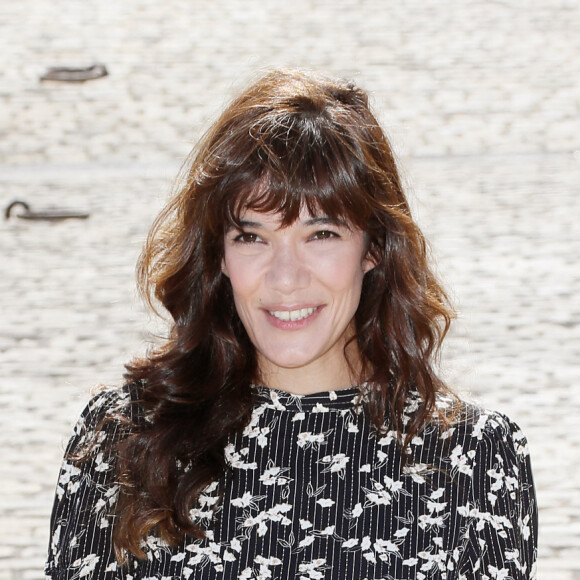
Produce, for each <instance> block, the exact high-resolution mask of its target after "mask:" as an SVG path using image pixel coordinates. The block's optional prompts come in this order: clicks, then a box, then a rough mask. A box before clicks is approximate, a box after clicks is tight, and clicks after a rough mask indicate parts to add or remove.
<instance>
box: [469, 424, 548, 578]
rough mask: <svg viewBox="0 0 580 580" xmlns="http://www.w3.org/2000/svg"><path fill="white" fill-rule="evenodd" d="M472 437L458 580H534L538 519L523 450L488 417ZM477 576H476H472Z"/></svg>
mask: <svg viewBox="0 0 580 580" xmlns="http://www.w3.org/2000/svg"><path fill="white" fill-rule="evenodd" d="M484 419H485V425H484V426H483V428H482V429H481V431H478V432H477V433H474V435H473V436H474V437H476V438H478V439H479V442H478V445H477V447H476V450H475V457H474V469H473V484H472V493H471V497H470V501H469V503H468V504H467V505H466V506H464V507H463V508H461V509H462V510H463V511H464V514H463V515H465V516H467V517H468V519H469V522H470V523H469V527H468V529H467V531H466V536H467V544H466V549H465V551H464V552H463V556H462V558H461V561H460V563H459V572H460V574H459V577H460V578H473V577H477V578H482V579H490V580H491V579H495V578H506V579H507V578H509V579H513V580H530V579H533V580H535V578H536V558H537V531H538V516H537V504H536V496H535V491H534V483H533V478H532V471H531V463H530V457H529V451H528V444H527V441H526V438H525V436H524V434H523V433H522V432H521V430H520V429H519V427H518V426H517V425H515V424H514V423H513V422H512V421H510V420H509V419H508V418H507V417H505V416H503V415H499V414H495V413H494V414H490V415H488V416H485V417H484ZM475 573H477V576H474V574H475Z"/></svg>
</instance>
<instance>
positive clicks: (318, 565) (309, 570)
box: [298, 558, 328, 580]
mask: <svg viewBox="0 0 580 580" xmlns="http://www.w3.org/2000/svg"><path fill="white" fill-rule="evenodd" d="M327 568H328V566H326V559H324V558H318V559H316V560H313V561H312V562H302V563H301V564H300V565H299V567H298V570H299V572H300V573H301V574H307V575H306V576H300V580H322V578H324V570H325V569H327Z"/></svg>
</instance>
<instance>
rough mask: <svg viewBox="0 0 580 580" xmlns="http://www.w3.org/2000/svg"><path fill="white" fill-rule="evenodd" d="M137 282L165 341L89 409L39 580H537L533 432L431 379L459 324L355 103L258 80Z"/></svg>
mask: <svg viewBox="0 0 580 580" xmlns="http://www.w3.org/2000/svg"><path fill="white" fill-rule="evenodd" d="M139 279H140V283H141V288H142V289H143V290H144V292H145V294H146V296H147V297H148V298H149V304H151V305H152V304H153V301H159V302H160V303H161V304H162V306H163V307H164V308H165V309H166V310H167V311H168V312H169V314H170V315H171V331H170V335H169V338H168V340H167V341H166V342H165V343H164V344H163V345H162V346H160V347H159V348H158V349H157V350H155V351H153V352H151V353H149V355H148V356H147V357H146V358H145V359H143V360H137V361H134V362H133V363H132V364H130V365H129V366H128V367H127V368H128V370H127V374H126V378H127V382H126V384H125V386H124V387H123V388H121V389H110V390H106V391H104V392H101V393H100V394H98V395H97V396H96V397H95V398H94V399H93V400H92V401H91V402H90V404H89V405H88V407H87V409H86V410H85V412H84V413H83V415H82V417H81V419H80V422H79V424H78V425H77V427H76V429H75V434H74V436H73V438H72V440H71V443H70V445H69V449H68V453H67V456H66V458H65V462H64V464H63V468H62V472H61V476H60V480H59V485H58V488H57V497H56V501H55V507H54V512H53V517H52V539H51V545H50V554H49V559H48V562H47V566H46V572H47V575H48V576H49V577H51V578H52V579H53V580H62V579H65V578H99V579H101V578H102V579H107V580H108V579H116V578H123V579H145V578H171V579H176V578H187V579H194V578H195V579H201V578H226V579H229V578H236V579H238V578H239V579H247V580H249V579H253V578H301V579H302V578H304V579H322V578H337V579H344V578H348V579H350V578H356V579H362V578H368V579H371V578H372V579H378V578H447V579H452V578H453V579H460V578H475V577H477V578H508V577H509V578H514V579H516V578H517V579H523V578H534V577H535V556H536V547H535V541H536V525H537V522H536V504H535V498H534V492H533V487H532V476H531V471H530V463H529V458H528V453H527V446H526V441H525V438H524V436H523V435H522V433H521V432H520V430H519V429H518V428H517V427H516V426H515V425H514V424H513V423H512V422H511V421H510V420H509V419H507V418H506V417H504V416H502V415H499V414H497V413H493V412H484V411H482V410H480V409H477V408H475V407H472V406H469V405H467V404H463V403H461V402H460V401H458V400H457V399H456V397H454V396H453V395H452V394H451V393H450V392H449V390H448V389H447V388H446V386H445V385H444V384H443V382H442V381H441V379H440V378H439V377H438V376H437V374H436V371H435V369H434V363H433V359H434V357H435V355H436V353H437V351H438V349H439V346H440V344H441V341H442V340H443V338H444V336H445V333H446V331H447V329H448V326H449V322H450V319H451V314H452V313H451V310H450V308H449V306H448V304H447V300H446V297H445V294H444V292H443V290H442V289H441V287H440V286H439V285H438V283H437V281H436V279H435V278H434V276H433V274H432V272H431V271H430V269H429V266H428V262H427V256H426V248H425V241H424V239H423V237H422V235H421V232H420V231H419V229H418V228H417V226H416V224H415V223H414V222H413V220H412V218H411V215H410V212H409V208H408V205H407V201H406V199H405V196H404V193H403V191H402V187H401V181H400V178H399V175H398V173H397V169H396V166H395V161H394V158H393V154H392V151H391V148H390V146H389V143H388V141H387V138H386V137H385V135H384V133H383V131H382V130H381V128H380V127H379V125H378V123H377V121H376V119H375V117H374V116H373V114H372V113H371V111H370V109H369V106H368V101H367V96H366V94H365V93H364V92H363V91H361V90H360V89H358V88H356V87H355V86H354V85H352V84H347V83H344V82H342V81H335V80H330V79H327V78H323V77H319V76H316V75H313V74H306V73H301V72H296V71H274V72H272V73H270V74H267V75H266V76H265V77H263V78H262V79H260V80H258V81H257V82H256V83H255V84H254V85H252V86H250V87H249V88H248V89H247V90H246V91H245V92H243V93H242V94H241V95H240V96H239V97H238V98H237V99H235V100H234V101H233V102H232V103H231V105H230V106H229V107H228V108H227V109H226V110H225V112H224V113H223V114H222V116H221V117H220V118H219V119H218V121H217V122H216V123H215V124H214V125H213V127H212V128H211V129H210V131H209V132H208V133H207V134H206V135H205V137H204V138H203V140H202V141H201V143H200V144H199V146H198V148H197V150H196V151H195V152H194V153H193V154H192V156H191V159H190V162H189V164H188V165H187V169H186V172H185V174H184V179H183V183H182V185H181V187H180V189H179V190H178V191H177V193H176V195H175V196H174V198H173V200H172V201H171V203H170V204H169V206H168V207H167V208H166V209H165V210H164V211H163V212H162V214H161V215H160V216H159V218H158V219H157V221H156V222H155V224H154V227H153V229H152V232H151V234H150V236H149V239H148V242H147V245H146V248H145V250H144V253H143V254H142V257H141V260H140V265H139Z"/></svg>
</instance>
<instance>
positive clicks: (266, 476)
mask: <svg viewBox="0 0 580 580" xmlns="http://www.w3.org/2000/svg"><path fill="white" fill-rule="evenodd" d="M289 469H290V468H289V467H284V468H281V467H278V466H277V465H274V464H273V463H272V461H269V462H268V467H267V468H266V470H265V471H264V472H263V473H262V475H260V481H261V482H262V483H263V484H264V485H285V484H287V483H288V482H289V481H290V480H289V479H288V478H287V477H284V474H285V473H287V472H288V471H289Z"/></svg>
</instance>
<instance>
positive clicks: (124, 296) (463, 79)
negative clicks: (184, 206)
mask: <svg viewBox="0 0 580 580" xmlns="http://www.w3.org/2000/svg"><path fill="white" fill-rule="evenodd" d="M95 61H100V62H103V63H105V64H106V66H107V67H108V68H109V71H110V76H108V77H107V78H104V79H99V80H95V81H91V82H87V83H85V84H79V85H71V84H62V83H61V84H59V83H55V82H45V83H40V82H39V80H38V79H39V76H40V75H41V74H42V73H43V72H44V71H45V69H46V68H47V67H49V66H55V65H88V64H91V63H92V62H95ZM281 65H284V66H301V67H309V68H313V69H317V70H323V71H327V72H329V73H332V74H338V75H342V76H348V77H351V78H353V79H354V80H356V81H357V82H358V83H359V84H360V85H361V86H363V87H365V88H367V89H368V90H369V91H370V93H371V95H372V98H373V101H374V104H375V108H376V110H377V112H378V114H379V116H380V118H381V119H382V121H383V123H384V125H385V127H386V128H387V130H388V132H389V133H390V135H391V136H392V140H393V142H394V145H395V147H396V150H397V151H398V153H399V156H400V160H401V167H402V170H403V172H404V175H405V180H406V182H407V183H408V191H409V196H410V198H411V201H412V204H413V207H414V208H415V214H416V216H417V219H418V220H419V221H420V223H421V224H422V226H423V228H424V230H425V232H426V234H427V235H428V237H429V238H430V240H431V242H432V247H433V253H434V258H435V260H436V262H437V265H438V269H439V271H440V272H441V275H442V277H443V278H444V279H445V281H446V282H447V286H448V288H449V289H450V290H451V293H452V295H453V297H454V300H455V303H456V305H457V307H458V311H459V315H460V316H459V319H458V321H457V323H456V325H455V330H454V332H453V334H452V336H451V337H450V339H449V341H448V347H447V349H446V353H445V359H444V360H445V363H444V370H445V373H446V376H447V377H448V379H449V381H450V382H451V383H452V384H453V385H455V386H456V387H457V388H458V389H459V390H460V391H461V392H462V393H464V394H465V395H466V396H469V397H471V398H473V399H476V400H478V401H479V402H480V403H481V404H483V405H485V406H488V407H491V408H494V409H498V410H501V411H503V412H506V413H508V414H509V415H510V416H511V417H512V418H513V419H514V420H516V421H517V422H518V423H519V424H520V425H521V426H522V428H523V429H524V430H525V432H526V433H527V435H528V437H529V441H530V447H531V452H532V458H533V464H534V468H535V476H536V482H537V489H538V500H539V505H540V517H541V528H540V564H539V572H540V577H541V578H546V579H550V580H571V579H578V578H580V475H579V473H578V464H579V460H580V451H579V444H580V434H579V429H578V424H579V418H580V417H579V415H580V414H579V410H580V397H578V395H577V394H576V390H577V387H578V384H579V383H580V368H579V363H578V355H579V351H580V329H579V321H580V299H579V278H580V274H579V271H580V269H579V267H578V264H577V262H578V253H579V251H580V228H579V227H578V221H579V218H580V211H579V210H580V201H579V198H578V193H579V191H578V189H579V186H578V183H579V182H580V138H579V136H578V135H579V133H580V124H579V122H578V114H579V111H580V86H579V79H580V76H579V73H580V3H578V2H577V1H572V0H570V1H557V0H529V1H525V2H517V1H516V0H507V1H503V2H502V1H489V2H484V1H481V0H479V1H478V0H473V1H469V0H465V1H460V0H457V1H451V0H447V1H446V0H440V1H438V0H425V1H419V0H397V1H394V0H393V1H390V0H380V1H379V0H374V1H371V0H368V1H365V0H358V1H355V0H351V1H340V0H339V1H337V0H332V1H330V0H324V1H317V2H315V1H314V0H312V1H308V0H293V1H292V2H289V3H282V2H273V1H264V0H244V2H236V1H235V0H211V1H210V0H205V1H201V0H200V1H195V0H170V1H167V2H161V0H115V1H114V2H105V1H104V0H102V1H100V2H97V1H96V0H51V1H50V2H47V1H42V0H18V2H8V1H5V2H2V3H1V4H0V203H1V204H2V205H1V209H3V208H4V207H5V206H6V205H7V204H8V203H9V201H11V200H12V199H15V198H21V199H25V200H27V201H28V202H29V203H30V204H32V205H33V207H34V208H38V209H42V208H46V207H49V206H64V207H68V208H73V209H75V208H78V209H88V210H89V211H90V212H91V217H90V218H89V220H87V221H76V222H75V221H68V222H62V223H58V224H49V223H42V222H25V221H24V220H18V219H12V220H9V221H4V222H0V248H1V254H0V369H1V370H0V412H1V431H0V453H1V460H2V469H1V475H0V486H1V493H0V580H16V579H19V580H20V579H27V580H36V579H39V578H42V577H43V576H42V573H41V569H42V562H43V559H44V554H45V551H46V545H47V543H48V517H49V513H50V507H51V503H52V494H53V491H54V486H55V483H56V477H57V472H58V468H59V464H60V460H61V457H62V451H63V445H64V442H65V441H66V439H67V438H68V436H69V434H70V430H71V427H72V424H73V422H74V421H75V419H76V417H77V415H78V413H79V412H80V410H81V408H82V407H83V406H84V404H85V403H86V401H87V398H88V394H89V390H90V388H91V387H93V386H94V385H96V384H98V383H115V382H119V381H120V380H121V374H122V365H123V363H124V362H126V361H127V360H128V359H129V358H130V357H131V356H132V355H133V354H135V353H140V352H142V351H143V349H144V348H145V346H146V343H147V338H146V337H147V329H148V328H152V327H153V326H154V325H153V324H152V323H151V322H148V318H147V315H146V314H145V313H144V312H143V309H142V307H141V306H140V305H139V302H138V301H137V299H136V297H135V293H134V282H133V268H134V262H135V260H136V257H137V255H138V252H139V249H140V246H141V244H142V242H143V239H144V237H145V235H146V232H147V230H148V227H149V225H150V222H151V220H152V219H153V217H154V215H155V213H156V212H157V210H158V209H159V207H160V206H161V204H162V202H163V200H164V199H165V198H166V196H167V194H168V192H169V188H170V184H171V181H172V178H173V176H174V175H175V173H176V171H177V169H178V167H179V165H180V163H181V161H182V159H183V158H184V156H185V154H186V153H187V151H188V150H189V148H190V146H191V144H192V143H194V142H195V140H196V138H197V137H198V136H199V135H200V132H201V131H202V130H203V129H204V128H205V127H207V125H208V123H209V122H210V121H211V119H212V118H214V117H215V116H216V114H217V112H218V111H219V110H220V108H221V107H222V106H223V104H224V103H225V102H226V101H227V99H228V98H229V97H230V96H231V95H232V94H233V91H235V89H236V88H239V87H241V86H243V85H244V84H245V83H246V81H247V80H248V79H249V78H251V77H252V75H254V74H255V73H256V71H258V70H260V69H261V68H263V67H268V66H281Z"/></svg>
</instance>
